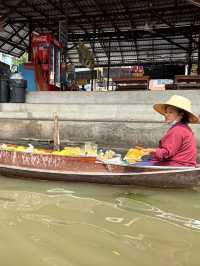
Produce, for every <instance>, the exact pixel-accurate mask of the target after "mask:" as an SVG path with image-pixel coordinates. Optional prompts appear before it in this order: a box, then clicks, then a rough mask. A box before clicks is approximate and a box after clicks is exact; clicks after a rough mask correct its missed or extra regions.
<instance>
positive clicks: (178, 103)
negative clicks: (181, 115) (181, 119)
mask: <svg viewBox="0 0 200 266" xmlns="http://www.w3.org/2000/svg"><path fill="white" fill-rule="evenodd" d="M169 105H170V106H174V107H177V108H179V109H181V110H184V111H186V112H187V113H188V115H189V122H190V123H192V124H195V123H198V122H199V118H198V116H197V115H196V114H195V113H194V112H193V111H192V103H191V101H190V100H189V99H188V98H186V97H183V96H179V95H173V96H172V97H171V98H170V99H169V100H168V101H167V102H165V103H157V104H154V106H153V108H154V109H155V110H156V111H157V112H158V113H160V114H162V115H164V114H165V112H166V107H167V106H169Z"/></svg>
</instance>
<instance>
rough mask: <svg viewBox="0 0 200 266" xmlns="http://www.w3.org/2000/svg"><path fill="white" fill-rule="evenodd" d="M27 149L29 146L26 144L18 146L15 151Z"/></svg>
mask: <svg viewBox="0 0 200 266" xmlns="http://www.w3.org/2000/svg"><path fill="white" fill-rule="evenodd" d="M26 149H27V147H25V146H17V147H16V148H15V151H25V150H26Z"/></svg>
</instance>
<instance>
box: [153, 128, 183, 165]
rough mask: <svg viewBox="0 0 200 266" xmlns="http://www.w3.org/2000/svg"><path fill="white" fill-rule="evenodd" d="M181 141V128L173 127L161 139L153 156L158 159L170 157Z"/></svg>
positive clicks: (178, 147)
mask: <svg viewBox="0 0 200 266" xmlns="http://www.w3.org/2000/svg"><path fill="white" fill-rule="evenodd" d="M182 143H183V137H182V134H181V128H178V127H173V128H172V129H170V130H169V131H168V132H167V134H166V135H165V136H164V137H163V138H162V139H161V141H160V147H159V148H157V149H156V150H155V152H154V153H153V157H154V158H155V159H157V160H159V161H162V160H166V159H169V158H172V157H173V156H174V155H175V154H176V153H177V152H178V150H179V149H180V147H181V145H182Z"/></svg>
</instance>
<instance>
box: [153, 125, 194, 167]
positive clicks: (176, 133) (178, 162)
mask: <svg viewBox="0 0 200 266" xmlns="http://www.w3.org/2000/svg"><path fill="white" fill-rule="evenodd" d="M196 157H197V149H196V139H195V137H194V134H193V132H192V130H191V128H190V127H189V126H188V125H186V124H183V123H180V122H179V123H176V124H175V125H174V126H172V127H171V128H170V129H169V130H168V131H167V133H166V134H165V135H164V136H163V138H162V139H161V140H160V142H159V147H158V148H157V149H156V151H155V153H153V158H152V161H153V162H154V164H159V165H169V166H196V165H197V162H196Z"/></svg>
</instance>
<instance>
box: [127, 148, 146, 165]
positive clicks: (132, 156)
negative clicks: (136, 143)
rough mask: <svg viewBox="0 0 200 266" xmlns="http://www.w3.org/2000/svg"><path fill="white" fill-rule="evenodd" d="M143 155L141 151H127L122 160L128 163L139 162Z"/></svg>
mask: <svg viewBox="0 0 200 266" xmlns="http://www.w3.org/2000/svg"><path fill="white" fill-rule="evenodd" d="M144 154H145V153H144V151H143V150H142V149H129V150H128V152H127V154H126V155H125V157H124V160H127V161H128V162H129V163H134V162H138V161H141V158H142V156H143V155H144Z"/></svg>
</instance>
